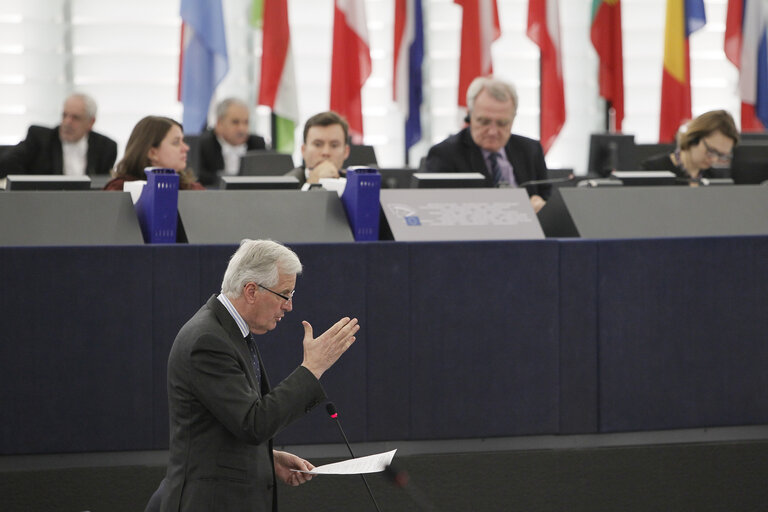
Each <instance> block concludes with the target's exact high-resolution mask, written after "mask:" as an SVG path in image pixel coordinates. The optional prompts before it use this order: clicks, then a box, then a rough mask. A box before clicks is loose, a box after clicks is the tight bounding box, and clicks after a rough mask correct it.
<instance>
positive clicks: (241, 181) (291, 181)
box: [221, 176, 300, 190]
mask: <svg viewBox="0 0 768 512" xmlns="http://www.w3.org/2000/svg"><path fill="white" fill-rule="evenodd" d="M299 187H300V184H299V180H298V178H296V177H295V176H222V177H221V188H222V189H224V190H265V189H266V190H273V189H288V190H291V189H293V190H296V189H298V188H299Z"/></svg>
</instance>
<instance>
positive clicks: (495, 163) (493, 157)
mask: <svg viewBox="0 0 768 512" xmlns="http://www.w3.org/2000/svg"><path fill="white" fill-rule="evenodd" d="M488 161H490V162H491V179H493V186H494V187H498V186H499V181H501V169H499V154H498V153H491V154H490V155H488Z"/></svg>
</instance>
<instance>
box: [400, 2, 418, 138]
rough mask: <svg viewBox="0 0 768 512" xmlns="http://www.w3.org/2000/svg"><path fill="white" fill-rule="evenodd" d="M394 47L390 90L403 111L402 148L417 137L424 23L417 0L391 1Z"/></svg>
mask: <svg viewBox="0 0 768 512" xmlns="http://www.w3.org/2000/svg"><path fill="white" fill-rule="evenodd" d="M394 41H395V48H394V56H395V59H394V72H393V82H392V92H393V96H394V100H395V102H396V103H397V104H398V105H399V106H400V109H401V111H402V112H403V113H404V114H405V116H406V119H405V151H406V153H407V152H408V150H409V149H410V148H411V147H412V146H413V145H414V144H416V143H417V142H418V141H419V140H421V112H420V110H421V102H422V99H423V97H422V74H421V66H422V63H423V62H424V23H423V18H422V11H421V0H396V1H395V37H394Z"/></svg>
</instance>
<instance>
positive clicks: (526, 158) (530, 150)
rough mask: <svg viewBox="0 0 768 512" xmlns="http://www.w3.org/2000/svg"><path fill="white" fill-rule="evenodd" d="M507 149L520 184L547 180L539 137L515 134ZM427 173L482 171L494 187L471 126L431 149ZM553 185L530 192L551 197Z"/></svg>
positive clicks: (536, 186)
mask: <svg viewBox="0 0 768 512" xmlns="http://www.w3.org/2000/svg"><path fill="white" fill-rule="evenodd" d="M504 150H505V151H506V153H507V159H508V160H509V162H510V163H511V164H512V169H513V172H514V174H515V181H516V182H517V183H518V184H521V183H525V182H526V181H531V180H545V179H547V164H546V163H545V162H544V150H543V149H542V147H541V144H540V143H539V141H537V140H533V139H529V138H527V137H523V136H521V135H512V136H510V137H509V141H508V142H507V144H506V146H504ZM426 170H427V172H479V173H482V174H483V175H484V176H485V179H486V183H487V185H488V186H489V187H491V186H493V178H492V177H491V175H490V173H489V172H488V169H487V167H486V165H485V159H484V158H483V153H482V150H481V149H480V146H478V145H477V144H475V141H473V140H472V135H471V134H470V132H469V128H464V129H463V130H461V131H460V132H459V133H457V134H455V135H451V136H450V137H448V138H447V139H445V140H444V141H442V142H440V143H439V144H436V145H434V146H432V148H430V150H429V153H427V161H426ZM551 188H552V187H551V186H550V185H531V186H528V187H526V190H527V191H528V195H529V196H532V195H534V194H538V195H540V196H541V197H542V198H543V199H547V198H548V197H549V194H550V189H551Z"/></svg>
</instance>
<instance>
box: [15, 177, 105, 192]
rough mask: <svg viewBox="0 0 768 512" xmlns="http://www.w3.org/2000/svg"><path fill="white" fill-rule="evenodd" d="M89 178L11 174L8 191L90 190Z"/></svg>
mask: <svg viewBox="0 0 768 512" xmlns="http://www.w3.org/2000/svg"><path fill="white" fill-rule="evenodd" d="M90 188H91V178H89V177H88V176H62V175H59V174H9V175H8V176H6V182H5V189H6V190H88V189H90Z"/></svg>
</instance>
